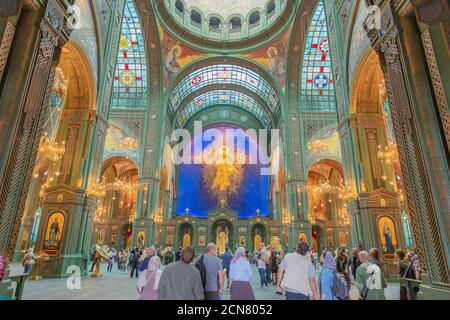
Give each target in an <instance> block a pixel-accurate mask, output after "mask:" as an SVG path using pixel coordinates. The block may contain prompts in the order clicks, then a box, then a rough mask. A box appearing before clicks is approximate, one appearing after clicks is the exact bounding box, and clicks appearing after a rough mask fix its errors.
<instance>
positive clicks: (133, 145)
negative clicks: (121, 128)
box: [119, 137, 139, 151]
mask: <svg viewBox="0 0 450 320" xmlns="http://www.w3.org/2000/svg"><path fill="white" fill-rule="evenodd" d="M119 147H120V148H121V149H125V150H129V151H135V150H137V149H138V148H139V141H138V140H136V139H133V138H131V137H126V138H125V139H123V141H122V142H121V143H120V144H119Z"/></svg>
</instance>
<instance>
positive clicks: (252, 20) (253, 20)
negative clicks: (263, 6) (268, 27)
mask: <svg viewBox="0 0 450 320" xmlns="http://www.w3.org/2000/svg"><path fill="white" fill-rule="evenodd" d="M260 19H261V16H260V14H259V11H255V12H253V13H252V14H251V15H250V19H249V22H250V25H252V24H257V23H258V22H259V20H260Z"/></svg>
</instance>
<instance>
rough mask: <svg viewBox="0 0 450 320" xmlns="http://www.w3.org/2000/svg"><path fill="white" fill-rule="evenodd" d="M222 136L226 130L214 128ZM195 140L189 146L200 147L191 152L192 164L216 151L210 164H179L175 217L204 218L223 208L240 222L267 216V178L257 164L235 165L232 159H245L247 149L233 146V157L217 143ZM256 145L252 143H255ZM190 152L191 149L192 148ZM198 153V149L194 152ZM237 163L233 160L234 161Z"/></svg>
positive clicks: (198, 138) (247, 145) (246, 146)
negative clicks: (177, 215)
mask: <svg viewBox="0 0 450 320" xmlns="http://www.w3.org/2000/svg"><path fill="white" fill-rule="evenodd" d="M215 129H218V130H219V131H220V132H222V134H223V135H224V136H225V132H226V129H227V127H220V128H215ZM201 138H202V136H201V135H198V136H196V137H195V138H194V139H193V141H192V143H191V146H192V147H194V146H196V145H197V146H198V145H202V149H201V150H193V153H192V163H203V162H202V161H201V160H202V157H203V159H207V157H210V156H211V154H210V153H211V152H214V150H216V151H217V153H216V158H215V161H213V162H210V163H212V164H181V165H180V166H179V177H178V199H177V213H178V214H179V215H185V214H186V210H187V209H188V210H189V211H188V212H189V214H190V215H192V216H196V217H207V216H208V212H210V211H212V210H214V209H218V208H223V209H230V210H234V211H236V212H237V213H238V216H239V217H240V218H244V217H250V216H255V215H256V212H257V210H259V211H258V213H259V215H261V216H267V215H268V214H269V201H268V199H269V181H270V177H268V176H262V175H261V168H262V165H260V164H248V161H245V162H246V163H247V164H235V161H233V160H234V157H235V156H239V155H240V156H242V155H244V156H245V157H248V156H249V152H250V146H249V143H248V141H247V143H246V144H245V146H243V145H239V144H237V145H236V146H235V147H236V150H235V152H234V153H233V152H232V151H231V150H228V148H227V147H224V146H223V143H222V142H220V144H219V143H218V142H203V144H202V142H201ZM255 144H256V143H255ZM192 149H194V148H192ZM195 149H200V148H195ZM236 159H237V158H236Z"/></svg>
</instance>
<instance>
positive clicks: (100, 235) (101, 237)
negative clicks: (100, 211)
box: [97, 229, 106, 245]
mask: <svg viewBox="0 0 450 320" xmlns="http://www.w3.org/2000/svg"><path fill="white" fill-rule="evenodd" d="M105 235H106V230H105V229H100V230H98V234H97V244H100V245H102V244H104V243H105Z"/></svg>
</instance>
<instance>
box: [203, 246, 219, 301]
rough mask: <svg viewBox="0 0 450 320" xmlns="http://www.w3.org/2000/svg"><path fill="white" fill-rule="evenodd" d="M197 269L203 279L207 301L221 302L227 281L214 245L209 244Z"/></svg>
mask: <svg viewBox="0 0 450 320" xmlns="http://www.w3.org/2000/svg"><path fill="white" fill-rule="evenodd" d="M196 267H197V269H198V270H199V271H200V276H201V278H202V283H203V287H204V289H205V300H220V298H221V296H222V295H223V285H224V282H225V281H224V280H225V279H224V272H223V266H222V262H221V261H220V259H219V258H218V257H217V247H216V245H215V244H214V243H210V244H208V246H207V247H206V255H204V256H201V257H200V259H199V261H198V262H197V264H196Z"/></svg>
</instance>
